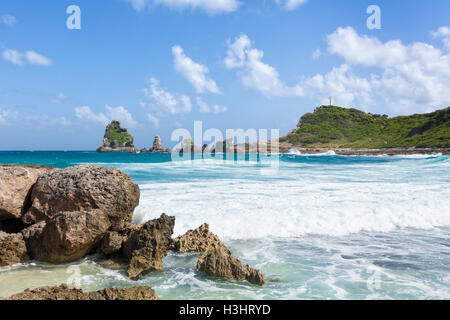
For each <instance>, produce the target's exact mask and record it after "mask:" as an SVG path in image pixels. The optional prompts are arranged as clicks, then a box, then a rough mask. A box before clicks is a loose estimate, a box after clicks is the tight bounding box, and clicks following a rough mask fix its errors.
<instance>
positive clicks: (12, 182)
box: [0, 165, 51, 220]
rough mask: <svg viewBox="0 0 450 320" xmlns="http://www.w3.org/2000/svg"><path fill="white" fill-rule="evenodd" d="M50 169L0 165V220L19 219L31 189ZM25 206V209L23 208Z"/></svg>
mask: <svg viewBox="0 0 450 320" xmlns="http://www.w3.org/2000/svg"><path fill="white" fill-rule="evenodd" d="M50 169H51V168H50V167H41V166H13V165H11V166H10V165H0V181H1V183H0V220H8V219H15V218H20V217H21V216H22V213H23V211H24V210H26V209H27V208H26V205H27V202H28V201H27V200H28V196H29V193H30V189H31V187H32V186H33V185H34V183H35V182H36V180H37V179H38V177H39V176H40V175H42V174H44V173H46V172H48V171H49V170H50ZM24 206H25V208H24Z"/></svg>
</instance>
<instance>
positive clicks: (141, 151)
mask: <svg viewBox="0 0 450 320" xmlns="http://www.w3.org/2000/svg"><path fill="white" fill-rule="evenodd" d="M149 152H150V151H148V150H147V149H145V148H142V149H141V150H139V153H149Z"/></svg>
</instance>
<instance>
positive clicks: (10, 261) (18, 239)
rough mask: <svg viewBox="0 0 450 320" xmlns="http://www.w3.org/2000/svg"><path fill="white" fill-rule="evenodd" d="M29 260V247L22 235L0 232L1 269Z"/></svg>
mask: <svg viewBox="0 0 450 320" xmlns="http://www.w3.org/2000/svg"><path fill="white" fill-rule="evenodd" d="M28 260H29V257H28V254H27V247H26V244H25V241H24V240H23V236H22V235H21V234H20V233H15V234H8V233H5V232H2V231H0V267H6V266H11V265H14V264H17V263H22V262H26V261H28Z"/></svg>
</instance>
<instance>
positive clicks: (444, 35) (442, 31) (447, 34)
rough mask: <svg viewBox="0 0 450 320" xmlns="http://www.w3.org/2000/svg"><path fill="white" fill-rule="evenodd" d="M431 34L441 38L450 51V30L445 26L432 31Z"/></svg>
mask: <svg viewBox="0 0 450 320" xmlns="http://www.w3.org/2000/svg"><path fill="white" fill-rule="evenodd" d="M431 34H432V35H433V37H434V38H440V39H441V40H442V43H443V44H444V46H445V47H446V48H447V49H450V28H449V27H446V26H443V27H440V28H439V29H437V30H436V31H432V32H431Z"/></svg>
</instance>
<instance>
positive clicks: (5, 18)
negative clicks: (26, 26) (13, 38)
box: [0, 14, 17, 26]
mask: <svg viewBox="0 0 450 320" xmlns="http://www.w3.org/2000/svg"><path fill="white" fill-rule="evenodd" d="M16 22H17V19H16V17H14V16H13V15H10V14H2V15H0V23H1V24H6V25H7V26H12V25H13V24H15V23H16Z"/></svg>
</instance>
